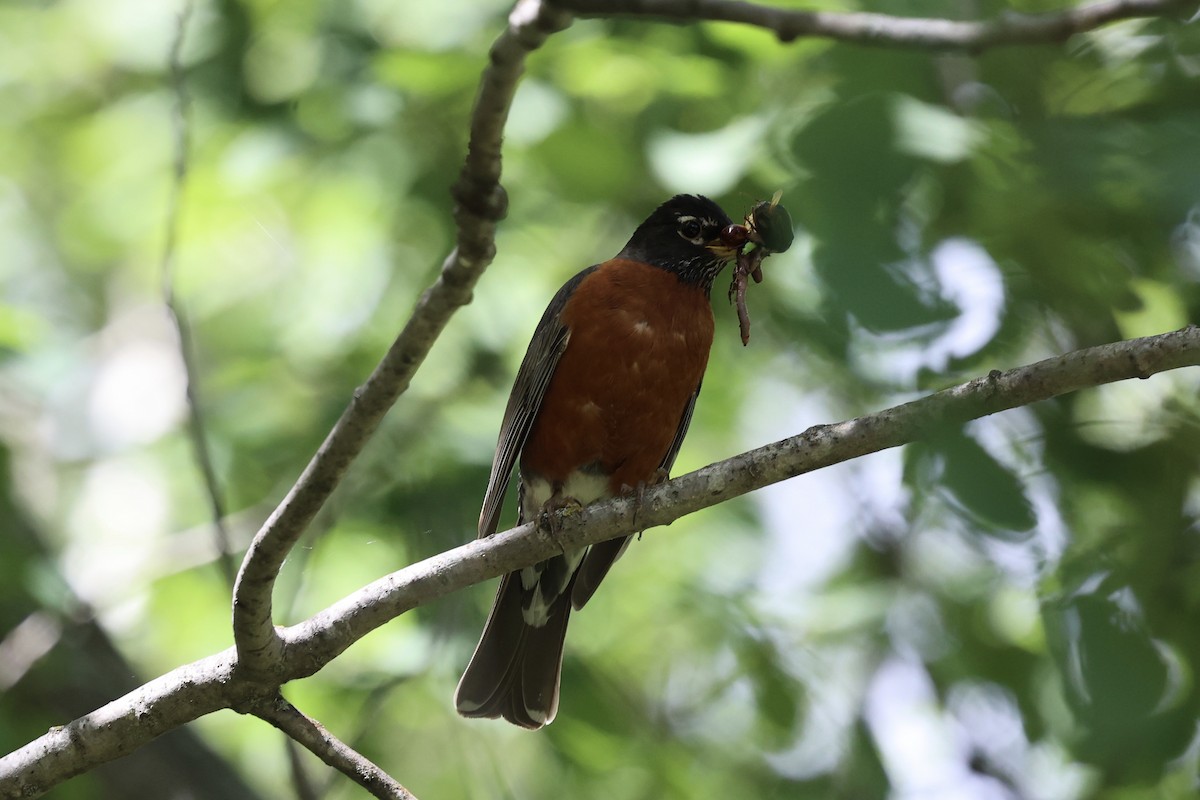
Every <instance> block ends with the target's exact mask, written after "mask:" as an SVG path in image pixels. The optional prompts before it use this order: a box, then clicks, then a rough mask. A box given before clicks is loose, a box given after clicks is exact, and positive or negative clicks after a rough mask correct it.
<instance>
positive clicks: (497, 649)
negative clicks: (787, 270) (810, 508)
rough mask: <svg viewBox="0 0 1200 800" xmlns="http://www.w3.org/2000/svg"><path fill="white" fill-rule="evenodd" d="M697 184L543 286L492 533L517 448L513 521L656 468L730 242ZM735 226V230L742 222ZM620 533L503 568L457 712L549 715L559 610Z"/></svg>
mask: <svg viewBox="0 0 1200 800" xmlns="http://www.w3.org/2000/svg"><path fill="white" fill-rule="evenodd" d="M730 225H732V223H731V221H730V219H729V217H728V216H726V214H725V212H724V211H722V210H721V208H720V207H719V206H718V205H717V204H716V203H714V202H713V201H712V200H709V199H708V198H707V197H700V196H695V195H678V196H676V197H673V198H671V199H670V200H668V201H667V202H665V203H663V204H662V205H661V206H659V207H658V208H657V209H656V210H655V211H654V213H653V214H651V215H650V217H649V218H648V219H646V221H645V222H643V223H642V224H641V225H639V226H638V228H637V230H636V231H634V233H633V237H632V238H631V239H630V240H629V243H628V244H626V245H625V247H624V248H623V249H622V250H621V252H620V253H618V254H617V255H616V257H615V258H612V259H610V260H608V261H605V262H603V263H601V264H596V265H595V266H592V267H588V268H587V269H585V270H583V271H582V272H580V273H579V274H578V275H576V276H575V277H573V278H571V279H570V280H569V281H567V282H566V284H565V285H564V286H563V287H562V288H561V289H559V290H558V293H557V294H555V295H554V299H552V300H551V301H550V305H549V306H548V307H547V308H546V311H545V313H544V314H543V315H542V319H541V321H540V322H539V323H538V326H537V329H536V330H535V331H534V334H533V340H532V341H531V342H530V343H529V350H528V351H527V352H526V353H525V359H524V361H522V362H521V368H520V370H519V371H518V373H517V379H516V382H515V383H514V385H513V389H512V394H511V396H510V397H509V400H508V407H507V408H506V409H505V412H504V422H503V425H502V426H501V428H500V438H499V441H498V442H497V444H496V455H495V458H494V460H493V461H492V474H491V478H490V479H489V480H488V487H487V492H486V494H485V495H484V498H483V511H482V512H481V513H480V515H479V536H480V537H484V536H490V535H491V534H493V533H495V531H496V524H497V521H498V519H499V516H500V510H501V506H502V504H503V501H504V493H505V490H506V489H507V487H508V481H509V476H510V474H511V472H512V468H513V465H514V463H515V462H517V461H518V460H519V462H520V490H519V494H518V498H519V499H518V505H519V506H520V508H519V511H518V515H519V520H520V521H521V522H526V521H528V520H531V519H534V518H535V517H538V516H539V515H541V514H548V513H552V512H554V511H556V510H558V509H560V508H564V507H567V506H571V505H574V504H580V505H586V504H587V503H591V502H594V501H596V500H600V499H604V498H609V497H613V496H616V495H620V494H628V493H633V492H640V491H641V490H642V489H643V488H644V487H646V486H648V485H651V484H654V483H656V482H657V481H659V480H662V479H663V478H665V476H666V474H667V472H668V471H669V470H670V469H671V465H672V464H673V463H674V461H675V456H676V455H677V454H678V453H679V446H680V444H681V443H682V442H683V437H684V434H686V433H687V429H688V423H689V422H690V421H691V419H692V409H693V408H694V407H695V404H696V396H697V395H698V394H699V393H700V381H701V379H702V378H703V377H704V368H705V366H706V365H707V363H708V352H709V348H710V347H711V345H712V339H713V314H712V308H711V305H710V303H709V294H710V291H711V289H712V284H713V279H714V278H716V276H717V274H718V273H720V271H721V269H722V268H723V267H724V266H725V265H726V264H727V263H728V262H729V261H730V260H731V259H732V258H733V257H734V256H736V255H737V251H738V249H739V248H740V246H741V243H742V242H744V241H745V238H744V235H743V236H742V237H741V241H737V237H736V236H733V235H731V234H732V232H733V231H736V230H737V228H738V226H733V227H732V228H730V229H729V231H727V230H726V228H727V226H730ZM741 233H742V234H744V230H742V231H741ZM629 540H630V537H627V536H626V537H620V538H617V539H613V540H610V541H607V542H603V543H601V544H598V545H594V546H592V547H590V548H584V549H581V550H577V551H574V552H569V553H564V554H563V555H561V556H555V557H553V558H551V559H548V560H546V561H543V562H541V563H540V564H537V565H535V566H533V567H529V568H527V569H523V570H520V571H518V572H513V573H510V574H509V575H506V576H505V577H504V579H503V580H502V581H501V582H500V589H499V591H498V592H497V594H496V600H495V603H494V605H493V606H492V612H491V614H490V615H489V616H488V620H487V625H486V626H485V627H484V629H483V635H482V637H481V638H480V640H479V645H478V646H477V647H476V649H475V655H474V656H472V658H471V662H470V663H469V664H468V665H467V669H466V672H465V673H464V674H463V676H462V680H461V681H459V683H458V691H457V692H456V694H455V704H456V705H457V707H458V712H459V713H460V714H462V715H463V716H465V717H504V718H505V719H507V720H508V721H509V722H512V723H514V724H516V725H520V726H521V727H523V728H531V729H536V728H540V727H542V726H543V725H546V724H547V723H549V722H550V721H552V720H553V719H554V715H555V713H556V712H557V711H558V687H559V679H560V676H561V670H562V654H563V640H564V637H565V636H566V632H567V619H568V617H569V616H570V614H571V609H572V608H574V609H580V608H582V607H583V606H584V604H585V603H587V601H588V600H589V599H590V598H591V596H592V593H593V592H595V591H596V587H597V586H598V585H599V584H600V581H601V580H602V579H603V578H604V576H605V575H606V574H607V573H608V570H609V568H610V567H611V566H612V564H613V562H614V561H616V559H617V558H618V557H619V556H620V555H621V553H623V552H624V550H625V548H626V546H627V545H628V544H629Z"/></svg>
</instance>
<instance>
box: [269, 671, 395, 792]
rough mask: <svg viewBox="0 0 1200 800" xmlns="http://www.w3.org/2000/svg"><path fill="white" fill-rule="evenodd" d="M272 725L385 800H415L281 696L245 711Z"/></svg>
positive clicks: (275, 696) (389, 777)
mask: <svg viewBox="0 0 1200 800" xmlns="http://www.w3.org/2000/svg"><path fill="white" fill-rule="evenodd" d="M245 710H246V711H248V712H249V713H251V714H253V715H254V716H256V717H258V718H259V719H262V720H265V721H266V722H269V723H271V724H272V725H274V726H275V727H276V728H278V729H279V730H281V731H283V732H284V733H286V734H287V735H288V736H290V737H292V738H293V739H295V740H296V741H297V742H299V743H300V744H302V745H304V746H305V747H307V748H308V749H309V750H311V751H312V752H313V753H314V754H315V755H316V756H317V757H318V758H320V759H321V760H322V761H324V762H325V763H326V764H328V765H329V766H331V767H333V768H334V769H336V770H338V771H339V772H341V773H342V774H343V775H345V776H346V777H348V778H349V779H350V780H352V781H354V782H355V783H357V784H358V785H359V786H361V787H363V788H364V789H366V790H367V791H368V792H370V794H371V795H372V796H374V797H379V798H382V800H416V797H415V796H413V795H412V794H411V793H410V792H409V791H408V790H407V789H405V788H404V787H403V786H401V785H400V784H399V783H397V782H396V780H395V779H394V778H392V776H391V775H388V774H387V773H386V772H384V771H383V770H382V769H380V768H379V767H378V766H376V765H375V764H374V763H373V762H372V761H370V759H368V758H366V757H365V756H363V755H362V754H361V753H359V752H358V751H356V750H355V749H354V748H352V747H350V746H349V745H347V744H346V743H345V742H343V741H341V740H340V739H338V738H337V737H336V736H334V735H333V734H331V733H330V732H329V731H327V730H326V729H325V726H324V725H322V724H321V723H319V722H317V721H316V720H314V719H312V718H311V717H309V716H307V715H306V714H304V713H303V712H301V711H300V710H299V709H298V708H296V707H295V706H293V705H292V704H291V703H289V702H288V701H287V700H285V699H284V698H283V696H282V695H278V694H276V695H274V696H273V697H266V698H263V699H261V700H257V701H255V702H253V703H251V704H250V706H249V707H248V708H247V709H245Z"/></svg>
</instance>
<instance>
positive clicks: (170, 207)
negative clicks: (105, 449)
mask: <svg viewBox="0 0 1200 800" xmlns="http://www.w3.org/2000/svg"><path fill="white" fill-rule="evenodd" d="M193 5H194V4H193V2H192V0H184V3H183V6H182V8H180V10H179V17H178V19H177V20H176V23H175V26H176V27H175V38H174V39H173V40H172V42H171V51H170V53H169V55H168V56H167V67H168V69H169V70H170V74H171V87H172V90H173V91H174V94H175V113H174V114H173V119H172V123H173V124H172V127H173V129H174V130H173V134H174V136H173V138H174V146H175V161H174V164H173V165H172V170H171V188H170V195H169V197H168V198H167V215H166V220H165V223H164V225H165V228H166V233H165V235H164V237H163V252H162V263H161V267H160V272H161V274H162V296H163V304H164V305H165V306H166V307H167V313H168V314H169V315H170V317H171V321H172V323H173V324H174V326H175V334H176V336H178V338H179V357H180V360H181V361H182V362H183V372H184V376H185V379H186V383H187V389H186V392H187V407H188V433H189V435H190V436H191V439H192V452H193V453H194V455H195V458H196V466H197V467H198V468H199V470H200V477H201V478H202V479H203V480H204V489H205V491H206V493H207V494H208V503H209V507H210V509H211V510H212V516H213V531H214V534H215V536H216V543H217V557H218V561H219V563H220V567H221V572H222V574H223V575H224V576H225V580H226V581H227V582H228V584H229V587H230V588H233V581H234V576H235V575H236V574H237V573H236V569H237V565H236V564H235V562H234V560H233V546H232V545H231V544H230V540H229V529H228V527H227V526H226V524H225V503H224V501H222V499H221V487H220V483H219V482H218V481H217V471H216V469H215V468H214V467H213V460H212V451H211V449H210V448H209V445H208V436H207V434H206V433H205V430H206V429H205V423H204V417H203V415H202V414H201V408H200V397H199V395H200V392H199V388H198V387H199V370H197V369H196V358H195V352H194V351H195V348H194V346H193V344H192V327H191V325H190V323H189V322H188V319H187V316H186V315H185V314H184V311H183V305H182V304H181V303H180V302H179V298H178V297H177V296H176V295H175V260H176V258H175V253H176V250H177V246H178V242H179V220H180V217H181V216H182V212H181V209H182V207H183V191H184V188H185V186H186V184H187V175H188V161H189V159H190V156H191V115H190V113H189V109H190V102H189V98H188V91H187V81H186V80H185V78H184V74H183V61H182V57H183V43H184V39H185V38H186V36H187V26H188V22H189V21H190V20H191V18H192V10H193Z"/></svg>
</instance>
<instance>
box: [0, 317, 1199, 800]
mask: <svg viewBox="0 0 1200 800" xmlns="http://www.w3.org/2000/svg"><path fill="white" fill-rule="evenodd" d="M1186 366H1200V327H1196V326H1189V327H1187V328H1183V329H1181V330H1178V331H1173V332H1171V333H1165V334H1161V335H1159V336H1149V337H1145V338H1141V339H1130V340H1128V341H1122V342H1116V343H1113V344H1107V345H1101V346H1099V347H1090V348H1087V349H1085V350H1078V351H1075V352H1073V353H1068V354H1067V355H1063V356H1058V357H1055V358H1048V359H1046V360H1044V361H1039V362H1037V363H1036V364H1031V365H1029V366H1024V367H1018V368H1016V369H1011V370H1008V371H1006V372H1001V371H999V370H994V371H993V372H991V373H990V374H988V375H986V376H984V377H980V378H976V379H974V380H972V381H968V382H967V383H964V384H960V385H958V386H955V387H952V388H949V389H945V390H943V391H940V392H937V393H936V394H932V395H929V396H927V397H923V398H921V399H919V400H914V401H912V402H910V403H905V404H904V405H900V406H896V407H894V408H889V409H887V410H884V411H879V412H877V413H874V414H868V415H866V416H863V417H859V418H857V419H853V420H849V421H847V422H839V423H836V424H833V425H817V426H815V427H812V428H809V429H808V430H807V431H804V432H803V433H801V434H799V435H798V436H793V437H791V438H789V439H784V440H782V441H779V442H774V443H772V444H768V445H765V446H763V447H760V448H757V449H755V450H751V451H749V452H746V453H742V454H741V455H738V456H734V457H733V458H730V459H727V460H725V461H721V462H718V463H716V464H712V465H709V466H707V467H705V468H703V469H700V470H697V471H695V472H690V473H688V474H687V475H683V476H682V477H679V478H676V479H674V480H671V481H668V482H666V483H664V484H662V485H660V486H656V487H654V488H652V489H649V490H647V491H646V493H645V496H644V497H643V500H642V504H641V506H640V508H637V509H636V511H637V520H636V523H635V520H634V512H635V505H636V503H635V502H634V501H633V500H632V499H629V498H618V499H615V500H609V501H606V502H603V503H596V504H593V505H590V506H587V507H586V508H583V509H580V510H578V511H576V512H574V513H567V514H566V515H565V516H564V518H563V519H562V522H561V529H560V530H559V532H558V533H557V534H556V535H555V536H553V537H551V536H550V535H548V534H547V533H545V532H544V531H542V530H540V529H538V528H537V526H536V525H534V524H533V523H528V524H525V525H522V526H520V527H518V528H513V529H511V530H508V531H504V532H503V533H497V534H495V535H494V536H491V537H488V538H486V539H477V540H474V541H471V542H470V543H468V544H465V545H462V546H461V547H456V548H454V549H453V550H448V551H446V552H444V553H441V554H439V555H436V556H433V557H432V558H428V559H425V560H424V561H421V562H419V563H416V564H413V565H411V566H409V567H406V568H405V569H402V570H399V571H398V572H394V573H392V574H391V575H387V576H385V577H383V578H381V579H379V580H377V581H375V582H374V583H371V584H370V585H368V586H366V587H364V588H362V589H360V590H359V591H357V592H354V593H353V594H351V595H349V596H347V597H345V598H343V599H342V600H340V601H338V602H337V603H335V604H334V605H332V606H330V607H329V608H326V609H325V610H324V611H321V612H320V613H318V614H316V615H315V616H313V617H311V618H309V619H308V620H305V621H304V622H301V623H299V624H297V625H294V626H291V627H289V628H284V629H282V630H281V631H280V637H281V641H282V642H283V644H284V647H283V649H282V653H281V656H282V658H281V661H280V662H279V667H278V670H277V671H276V672H275V673H274V674H275V675H276V676H277V679H278V681H279V682H280V683H284V682H287V681H290V680H295V679H297V678H302V677H306V676H308V675H312V674H313V673H315V672H317V671H318V670H319V669H321V668H322V667H323V666H325V665H326V664H328V663H329V662H330V661H331V660H333V659H334V658H336V657H337V656H338V655H339V654H340V653H342V652H343V651H345V650H346V648H348V647H349V646H350V645H351V644H353V643H354V642H356V641H358V640H359V639H361V638H362V637H363V636H365V635H366V634H367V633H369V632H370V631H372V630H374V629H375V628H378V627H379V626H381V625H383V624H384V623H386V622H388V621H390V620H392V619H394V618H395V617H397V616H399V615H400V614H403V613H404V612H406V611H409V610H410V609H413V608H415V607H417V606H420V605H424V604H427V603H429V602H431V601H432V600H435V599H437V598H440V597H444V596H446V595H448V594H451V593H452V592H456V591H459V590H460V589H464V588H466V587H468V586H471V585H473V584H476V583H480V582H482V581H485V580H487V579H489V578H494V577H497V576H499V575H503V574H505V573H507V572H511V571H513V570H516V569H521V568H522V567H527V566H529V565H531V564H535V563H537V562H538V561H542V560H544V559H546V558H548V557H549V556H552V555H555V554H557V553H559V552H561V551H562V550H563V549H573V548H578V547H584V546H587V545H590V544H595V543H597V542H601V541H605V540H607V539H611V538H613V537H616V536H621V535H624V534H628V533H632V532H633V531H635V530H637V529H650V528H654V527H657V526H661V525H669V524H670V523H672V522H674V521H675V520H677V519H679V518H680V517H682V516H685V515H687V514H691V513H693V512H695V511H698V510H700V509H702V508H708V507H709V506H713V505H717V504H718V503H722V502H724V501H726V500H729V499H731V498H734V497H739V496H741V495H743V494H746V493H747V492H751V491H754V490H755V489H760V488H762V487H764V486H769V485H770V484H773V483H778V482H780V481H783V480H786V479H788V478H792V477H795V476H797V475H802V474H804V473H806V472H812V471H813V470H816V469H821V468H822V467H827V466H830V465H833V464H838V463H841V462H844V461H848V460H850V459H853V458H857V457H859V456H862V455H866V454H868V453H875V452H879V451H881V450H886V449H888V448H892V447H897V446H899V445H902V444H906V443H908V442H913V441H917V440H920V439H922V438H924V437H926V436H928V435H930V434H932V433H933V432H935V431H942V430H945V429H946V427H947V426H958V425H961V424H962V423H964V422H967V421H968V420H972V419H977V418H979V417H983V416H987V415H989V414H994V413H996V412H998V411H1003V410H1006V409H1010V408H1016V407H1019V406H1024V405H1028V404H1030V403H1035V402H1038V401H1041V400H1047V399H1049V398H1052V397H1057V396H1059V395H1063V394H1067V393H1069V392H1074V391H1078V390H1080V389H1085V388H1089V387H1093V386H1099V385H1101V384H1105V383H1112V382H1114V381H1120V380H1126V379H1129V378H1148V377H1150V376H1151V375H1154V374H1156V373H1159V372H1164V371H1166V370H1171V369H1178V368H1180V367H1186ZM234 664H235V653H234V651H233V649H232V648H231V649H230V650H226V651H225V652H223V653H219V654H217V655H215V656H210V657H209V658H206V659H203V660H201V661H197V662H195V663H193V664H189V665H187V666H184V667H180V668H179V669H176V670H174V671H173V672H170V673H167V674H166V675H164V676H162V677H161V678H158V679H157V680H155V681H152V682H151V683H149V684H146V685H145V686H143V687H141V688H139V689H137V690H135V691H133V692H130V693H129V694H127V695H125V696H124V697H122V698H120V699H118V700H115V701H113V702H112V703H109V704H108V705H106V706H104V707H103V708H101V709H99V710H98V711H95V712H93V713H91V714H89V715H87V716H86V717H82V718H80V719H78V720H76V721H75V722H72V723H71V724H69V725H67V726H65V727H63V728H55V729H54V730H52V731H50V732H49V733H48V734H46V735H45V736H42V737H41V738H39V739H37V740H35V741H34V742H32V743H30V744H28V745H26V746H25V747H23V748H21V749H20V750H17V751H15V752H13V753H10V754H9V755H7V756H5V757H4V758H0V798H18V797H33V796H36V795H37V794H39V793H41V792H44V791H47V790H48V789H50V788H51V787H53V786H54V785H55V784H57V783H59V782H60V781H62V780H65V779H66V778H67V777H70V776H71V775H77V774H79V773H80V772H83V771H85V770H88V769H90V768H92V767H95V766H96V765H98V764H100V763H103V762H105V761H109V760H111V759H113V758H117V757H118V756H121V755H124V754H126V753H128V752H130V751H132V750H134V749H136V748H137V747H139V746H141V745H143V744H145V743H146V742H148V741H150V740H151V739H153V738H155V737H156V736H159V735H160V734H162V733H164V732H166V731H167V730H170V729H171V728H174V727H177V726H178V725H181V724H183V723H186V722H189V721H191V720H193V719H195V718H197V717H199V716H202V715H204V714H208V713H211V712H213V711H216V710H218V709H220V708H234V707H236V708H245V707H247V703H251V702H253V701H254V698H258V697H262V696H264V694H265V692H266V691H267V689H266V687H264V685H263V684H262V683H260V682H257V681H251V680H250V679H248V678H247V677H245V676H244V675H243V674H242V673H240V672H239V673H235V672H234ZM248 698H249V699H248Z"/></svg>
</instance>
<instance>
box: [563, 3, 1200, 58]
mask: <svg viewBox="0 0 1200 800" xmlns="http://www.w3.org/2000/svg"><path fill="white" fill-rule="evenodd" d="M555 5H557V6H559V7H560V8H562V9H564V10H566V11H570V12H572V13H574V14H578V15H579V16H581V17H638V18H649V19H659V20H664V21H668V22H680V23H694V22H697V21H700V20H712V21H721V22H739V23H743V24H746V25H753V26H755V27H759V28H766V29H767V30H770V31H773V32H774V33H775V35H776V36H778V37H779V39H780V41H783V42H792V41H795V40H796V39H802V38H826V39H836V40H838V41H842V42H852V43H854V44H865V45H877V46H886V47H904V48H913V49H920V50H967V51H971V52H978V51H980V50H986V49H988V48H991V47H1001V46H1006V45H1016V44H1046V43H1054V42H1061V41H1063V40H1065V39H1068V38H1070V37H1071V36H1073V35H1075V34H1077V33H1083V32H1084V31H1090V30H1093V29H1095V28H1099V27H1101V26H1102V25H1106V24H1108V23H1111V22H1115V21H1117V20H1123V19H1138V18H1144V17H1161V16H1166V15H1168V14H1172V13H1175V12H1182V11H1183V10H1184V9H1187V8H1189V7H1191V8H1193V9H1194V7H1195V6H1196V2H1195V0H1100V2H1096V3H1089V4H1087V5H1082V6H1079V7H1077V8H1071V9H1067V10H1065V11H1059V12H1055V13H1048V14H1018V13H1013V12H1010V13H1006V14H1003V15H1002V16H1000V17H998V18H996V19H994V20H986V21H962V22H960V21H956V20H948V19H923V18H919V17H898V16H893V15H889V14H875V13H870V12H865V11H854V12H832V11H803V10H799V9H783V8H774V7H771V6H763V5H758V4H755V3H745V2H740V1H739V0H555Z"/></svg>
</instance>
